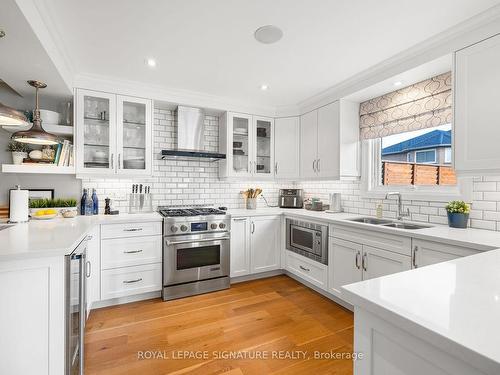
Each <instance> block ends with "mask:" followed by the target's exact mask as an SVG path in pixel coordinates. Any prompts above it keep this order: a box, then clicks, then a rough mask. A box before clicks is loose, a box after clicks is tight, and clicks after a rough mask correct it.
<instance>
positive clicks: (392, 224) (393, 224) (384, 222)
mask: <svg viewBox="0 0 500 375" xmlns="http://www.w3.org/2000/svg"><path fill="white" fill-rule="evenodd" d="M347 220H349V221H355V222H356V223H364V224H371V225H380V226H384V227H388V228H398V229H410V230H415V229H425V228H432V225H425V224H415V223H405V222H402V221H396V220H389V219H378V218H376V217H357V218H355V219H347Z"/></svg>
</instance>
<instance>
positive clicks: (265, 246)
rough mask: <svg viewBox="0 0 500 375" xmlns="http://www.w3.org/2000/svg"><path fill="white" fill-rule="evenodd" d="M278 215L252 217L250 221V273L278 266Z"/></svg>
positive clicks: (269, 269) (270, 269)
mask: <svg viewBox="0 0 500 375" xmlns="http://www.w3.org/2000/svg"><path fill="white" fill-rule="evenodd" d="M280 223H281V220H280V217H279V216H260V217H253V218H251V221H250V233H251V236H250V269H251V272H252V273H258V272H265V271H272V270H276V269H279V268H280V251H279V249H280V228H281V225H280Z"/></svg>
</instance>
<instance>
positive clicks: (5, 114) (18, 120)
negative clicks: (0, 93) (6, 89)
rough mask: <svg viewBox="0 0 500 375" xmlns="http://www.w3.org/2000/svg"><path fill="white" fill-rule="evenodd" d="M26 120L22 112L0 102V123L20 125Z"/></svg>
mask: <svg viewBox="0 0 500 375" xmlns="http://www.w3.org/2000/svg"><path fill="white" fill-rule="evenodd" d="M27 122H28V119H27V118H26V116H25V115H24V114H23V113H22V112H20V111H18V110H16V109H14V108H11V107H7V106H6V105H4V104H2V103H0V125H9V126H20V125H25V124H26V123H27Z"/></svg>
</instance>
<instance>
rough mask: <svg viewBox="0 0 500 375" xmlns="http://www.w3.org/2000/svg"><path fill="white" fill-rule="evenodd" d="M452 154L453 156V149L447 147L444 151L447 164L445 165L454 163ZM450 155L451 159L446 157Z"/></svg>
mask: <svg viewBox="0 0 500 375" xmlns="http://www.w3.org/2000/svg"><path fill="white" fill-rule="evenodd" d="M448 150H450V151H449V153H448ZM451 154H452V149H451V147H446V148H445V149H444V162H445V164H451V163H452V162H453V158H452V155H451ZM448 155H449V158H447V157H446V156H448Z"/></svg>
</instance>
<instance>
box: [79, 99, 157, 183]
mask: <svg viewBox="0 0 500 375" xmlns="http://www.w3.org/2000/svg"><path fill="white" fill-rule="evenodd" d="M75 102H76V123H75V124H76V125H75V126H76V134H77V138H76V159H77V162H76V165H77V174H79V175H82V174H86V175H89V174H90V175H101V174H105V175H107V176H113V175H142V176H144V175H151V165H152V156H153V155H152V152H153V150H152V101H151V100H149V99H142V98H133V97H127V96H121V95H115V94H110V93H103V92H97V91H90V90H82V89H77V90H76V100H75Z"/></svg>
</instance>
